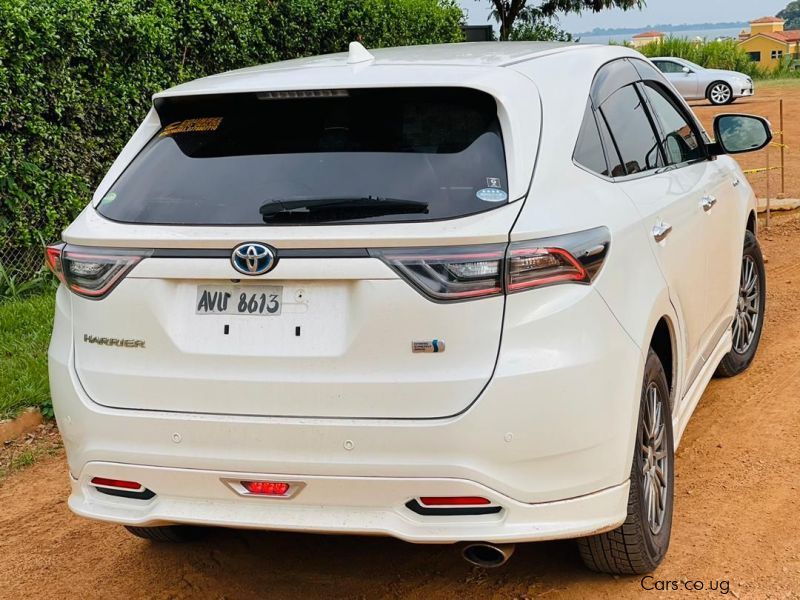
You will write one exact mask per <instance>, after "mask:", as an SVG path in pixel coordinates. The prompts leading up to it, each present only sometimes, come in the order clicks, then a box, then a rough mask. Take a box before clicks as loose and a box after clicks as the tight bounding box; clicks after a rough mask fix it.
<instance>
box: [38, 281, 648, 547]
mask: <svg viewBox="0 0 800 600" xmlns="http://www.w3.org/2000/svg"><path fill="white" fill-rule="evenodd" d="M537 294H538V302H537V304H536V306H533V307H532V306H531V303H530V300H529V299H526V298H525V296H526V294H517V295H513V296H510V297H509V298H508V303H507V306H506V327H505V329H504V339H503V345H502V348H501V352H500V356H499V358H498V364H497V368H496V370H495V375H494V377H493V379H492V380H491V382H490V383H489V385H488V386H487V387H486V389H485V390H484V392H483V394H482V395H481V397H480V398H479V399H478V400H477V401H476V402H475V404H473V405H472V406H471V407H470V408H469V409H468V410H467V411H465V412H464V413H462V414H459V415H456V416H453V417H449V418H444V419H428V420H418V419H415V420H366V419H365V420H356V419H308V418H303V419H297V418H269V417H248V416H236V415H209V414H203V415H199V414H186V413H169V412H160V411H143V410H128V409H116V408H109V407H104V406H101V405H99V404H96V403H95V402H93V401H92V400H91V399H90V398H89V397H88V396H87V395H86V393H85V392H84V391H83V389H82V387H81V384H80V381H79V380H78V378H77V376H76V374H75V370H74V367H73V351H72V347H73V339H72V324H71V323H70V321H69V296H68V294H67V293H66V292H64V290H63V289H62V290H60V291H59V295H58V302H57V308H56V319H55V326H54V332H53V339H52V341H51V346H50V385H51V392H52V395H53V403H54V407H55V412H56V417H57V419H58V424H59V429H60V431H61V434H62V437H63V438H64V443H65V447H66V450H67V458H68V462H69V468H70V472H71V474H72V475H73V477H74V483H73V490H72V495H71V497H70V500H69V505H70V507H71V508H72V510H73V511H75V512H76V513H78V514H80V515H83V516H86V517H91V518H96V519H102V520H108V521H114V522H118V523H125V524H132V525H155V524H164V523H197V524H206V525H219V526H231V527H250V528H262V529H285V530H298V531H320V532H337V533H345V532H347V533H373V534H387V535H392V536H395V537H398V538H402V539H406V540H409V541H415V542H457V541H465V540H488V541H497V542H499V541H534V540H544V539H555V538H563V537H574V536H581V535H588V534H591V533H596V532H598V531H601V530H605V529H610V528H613V527H615V526H617V525H619V524H620V523H621V522H622V521H623V520H624V518H625V513H626V502H627V490H628V484H627V480H628V477H629V472H630V460H631V456H632V455H633V437H634V431H635V426H636V417H637V415H638V398H639V391H640V387H641V383H640V382H641V377H642V369H643V364H644V361H643V355H642V352H641V350H640V349H639V347H638V346H637V345H636V344H634V343H633V341H632V340H631V339H630V338H629V337H628V336H627V334H625V333H624V331H623V329H622V327H621V326H620V325H619V324H618V322H617V321H616V320H615V319H614V317H613V315H611V313H610V311H609V310H608V308H607V306H606V305H605V303H604V302H603V301H602V299H601V298H600V297H599V295H598V294H597V293H596V292H595V291H594V290H593V289H592V288H587V287H582V286H562V287H561V288H560V289H557V288H548V289H543V290H541V291H539V292H537ZM531 340H536V342H535V343H534V344H532V343H531ZM97 476H101V477H102V476H105V477H110V478H116V479H127V480H132V481H138V482H140V483H142V484H143V485H145V487H147V488H148V489H152V491H153V492H155V493H156V497H154V498H152V499H151V500H147V501H143V500H132V499H127V498H117V497H110V496H105V495H102V494H100V493H99V492H97V491H96V490H95V489H94V488H92V486H90V485H89V483H88V482H89V480H90V479H91V478H92V477H97ZM236 477H241V478H242V479H247V478H258V479H265V478H266V479H270V478H273V477H274V478H287V477H288V478H292V479H299V480H301V481H303V482H305V483H306V486H305V487H304V488H303V490H302V491H301V493H299V494H297V496H296V497H294V498H292V499H291V500H280V499H267V498H243V497H240V496H238V495H236V494H235V493H234V492H233V491H232V490H231V489H230V488H229V487H228V486H226V485H225V484H224V483H222V482H221V479H222V478H236ZM424 495H447V496H452V495H478V496H484V497H487V498H490V499H491V500H493V501H494V502H496V503H497V504H499V505H500V506H502V507H503V508H502V511H501V512H500V513H497V514H494V515H481V516H470V517H465V516H457V517H454V516H449V517H443V516H438V515H437V516H436V517H431V516H426V517H422V516H420V515H417V514H416V513H413V512H411V511H410V510H409V509H407V508H406V507H405V503H406V502H407V501H409V500H410V499H412V498H415V497H418V496H424Z"/></svg>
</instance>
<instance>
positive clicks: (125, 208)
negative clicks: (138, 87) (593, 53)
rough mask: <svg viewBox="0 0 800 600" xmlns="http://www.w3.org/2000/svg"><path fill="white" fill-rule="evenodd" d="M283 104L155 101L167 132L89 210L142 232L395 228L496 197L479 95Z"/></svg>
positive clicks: (409, 94) (501, 173) (500, 171)
mask: <svg viewBox="0 0 800 600" xmlns="http://www.w3.org/2000/svg"><path fill="white" fill-rule="evenodd" d="M287 95H288V94H285V95H282V96H280V95H278V94H261V95H256V94H239V95H235V96H227V97H225V96H223V97H219V96H218V97H216V98H215V97H213V96H206V97H201V98H199V99H198V98H195V99H191V98H187V99H176V100H171V101H166V102H164V103H162V104H161V105H159V106H158V110H159V114H161V115H162V120H163V122H164V123H165V127H164V128H163V129H162V130H161V131H160V132H159V133H158V134H156V136H155V137H154V138H153V139H152V140H151V141H150V142H149V143H148V144H147V145H146V146H145V148H144V149H143V150H142V151H141V152H140V153H139V155H138V156H137V157H136V159H134V161H133V162H132V163H131V164H130V166H129V167H128V168H127V169H126V170H125V172H124V173H123V174H122V175H121V176H120V178H119V179H118V180H117V181H116V183H115V184H114V185H113V186H112V188H111V189H110V190H109V194H107V195H106V197H105V198H104V199H103V200H102V201H101V202H100V204H99V206H98V211H99V212H100V213H101V214H103V215H104V216H106V217H108V218H110V219H113V220H118V221H124V222H135V223H153V224H155V223H163V224H208V225H251V224H264V223H268V224H297V223H332V222H336V223H340V222H389V221H392V222H397V221H418V220H426V219H441V218H450V217H456V216H462V215H467V214H472V213H477V212H481V211H485V210H487V209H490V208H494V207H496V206H498V205H500V204H503V203H505V202H506V201H507V199H508V195H507V191H508V187H507V180H506V167H505V156H504V150H503V140H502V136H501V133H500V126H499V123H498V120H497V105H496V103H495V101H494V99H493V98H492V97H491V96H489V95H487V94H484V93H482V92H478V91H475V90H468V89H464V88H458V89H456V88H425V89H422V88H419V89H417V88H411V89H376V90H350V91H340V92H338V95H337V96H335V97H313V98H309V97H300V98H298V97H294V98H286V96H287ZM275 96H278V97H275ZM295 96H296V94H295ZM343 201H344V202H345V204H342V202H343ZM378 204H380V205H379V206H378ZM267 207H268V208H267ZM265 208H266V210H264V209H265Z"/></svg>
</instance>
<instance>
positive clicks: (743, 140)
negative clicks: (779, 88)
mask: <svg viewBox="0 0 800 600" xmlns="http://www.w3.org/2000/svg"><path fill="white" fill-rule="evenodd" d="M714 137H715V138H716V143H715V144H714V147H713V149H712V154H741V153H742V152H755V151H756V150H761V149H762V148H764V147H765V146H766V145H767V144H769V143H770V142H771V141H772V130H771V127H770V124H769V121H767V120H766V119H765V118H764V117H756V116H754V115H719V116H717V118H715V119H714Z"/></svg>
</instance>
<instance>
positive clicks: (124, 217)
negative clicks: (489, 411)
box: [64, 88, 521, 418]
mask: <svg viewBox="0 0 800 600" xmlns="http://www.w3.org/2000/svg"><path fill="white" fill-rule="evenodd" d="M157 108H158V111H159V116H160V120H161V123H163V124H164V125H163V127H162V128H161V129H160V130H159V131H158V132H157V133H156V134H155V135H154V137H153V138H152V139H151V140H150V141H149V142H148V143H147V144H146V145H145V146H144V148H143V149H142V150H141V151H140V152H139V153H138V155H137V156H136V158H135V159H134V160H133V161H132V162H131V164H130V165H129V166H128V167H127V168H126V169H125V170H124V172H123V173H122V175H121V176H120V177H119V178H118V179H117V181H116V182H115V183H114V184H113V185H112V186H111V188H110V189H109V190H108V192H107V193H106V194H105V195H104V197H103V199H102V200H101V201H100V203H99V204H98V205H97V207H96V210H95V209H94V208H89V209H87V211H85V212H84V214H83V215H82V217H81V219H83V223H82V224H80V225H78V226H77V227H78V228H79V227H81V226H82V227H84V228H95V229H96V230H102V231H104V232H105V234H104V235H106V237H107V240H108V241H107V242H106V243H104V244H102V245H101V244H93V245H92V247H87V246H86V244H85V243H79V244H75V243H74V242H73V243H71V244H70V245H68V246H67V250H66V251H65V253H64V258H65V261H64V264H65V269H72V270H73V271H74V273H73V274H72V275H71V277H72V283H73V284H74V285H73V291H75V290H77V292H78V294H79V295H76V296H74V297H73V324H74V336H75V368H76V371H77V374H78V377H79V379H80V381H81V383H82V385H83V386H84V388H85V390H86V392H87V393H88V395H89V396H90V397H91V398H92V399H93V400H94V401H96V402H98V403H100V404H103V405H106V406H111V407H118V408H129V409H145V410H162V411H179V412H191V413H220V414H231V415H261V416H284V417H340V418H431V417H442V416H447V415H452V414H455V413H458V412H459V411H461V410H463V409H465V408H466V407H468V406H469V404H471V403H472V402H473V401H474V400H475V398H476V397H477V396H478V395H479V394H480V392H481V390H482V389H483V387H484V386H485V385H486V383H487V382H488V381H489V379H490V377H491V374H492V371H493V369H494V365H495V360H496V356H497V352H498V345H499V342H500V334H501V330H502V318H503V307H504V297H503V296H502V294H498V293H497V287H496V286H497V285H498V282H497V281H496V279H493V273H494V272H493V269H494V268H495V267H493V262H492V261H494V260H495V259H497V258H498V257H500V258H501V257H502V253H503V250H504V248H505V245H504V242H505V241H506V240H507V235H508V231H509V230H510V228H511V226H512V224H513V222H514V219H515V218H516V216H517V213H518V208H519V206H520V205H521V202H516V203H509V196H508V183H507V173H506V161H505V148H504V142H503V136H502V133H501V127H500V124H499V121H498V117H497V114H498V107H497V104H496V102H495V100H494V98H493V97H492V96H490V95H488V94H486V93H484V92H479V91H476V90H469V89H465V88H460V89H459V88H426V89H423V88H408V89H402V90H399V89H391V90H389V89H383V90H382V89H372V90H326V91H325V93H316V94H315V93H314V92H302V93H301V92H298V93H296V94H288V93H282V94H268V93H248V94H236V95H230V96H200V97H192V98H169V99H166V100H164V101H162V102H161V103H160V105H157ZM68 234H69V232H67V234H66V235H65V239H67V241H69V242H72V240H70V236H69V235H68ZM142 236H144V237H149V238H151V241H150V242H148V243H142V242H141V240H142ZM137 239H138V241H137ZM119 246H125V247H126V248H127V250H119ZM115 247H116V248H115ZM237 248H238V254H237V253H236V251H237ZM264 252H267V253H269V254H270V256H268V257H266V258H265V255H264V254H263V253H264ZM115 261H116V262H115ZM265 261H267V262H268V263H269V264H267V262H265ZM98 265H100V266H99V267H98ZM262 268H263V270H264V271H265V272H263V273H261V272H260V271H261V270H262ZM68 280H69V277H68ZM493 286H494V287H493ZM500 287H502V285H500ZM481 296H486V297H481ZM98 298H99V299H98Z"/></svg>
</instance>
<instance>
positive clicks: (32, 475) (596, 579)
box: [0, 212, 800, 599]
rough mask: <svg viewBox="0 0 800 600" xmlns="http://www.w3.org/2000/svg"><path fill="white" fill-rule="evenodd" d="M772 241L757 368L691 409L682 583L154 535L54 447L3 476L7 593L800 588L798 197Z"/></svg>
mask: <svg viewBox="0 0 800 600" xmlns="http://www.w3.org/2000/svg"><path fill="white" fill-rule="evenodd" d="M762 242H763V245H764V249H765V254H766V256H767V258H768V265H767V266H768V279H769V296H768V305H769V308H768V317H767V323H766V328H765V333H764V339H763V341H762V347H761V349H760V352H759V355H758V358H757V360H756V362H755V364H754V365H753V367H752V368H751V369H750V370H749V371H748V372H747V373H746V374H744V375H742V376H740V377H739V378H736V379H730V380H717V381H714V382H712V384H711V386H710V388H709V389H708V391H707V392H706V394H705V396H704V397H703V399H702V401H701V403H700V405H699V407H698V409H697V413H696V414H695V417H694V419H693V420H692V422H691V423H690V424H689V428H688V430H687V433H686V435H685V438H684V440H683V443H682V445H681V448H680V450H679V451H678V458H677V473H678V475H677V479H676V484H677V495H676V504H675V526H674V530H673V538H672V547H671V549H670V553H669V555H668V557H667V560H666V562H665V563H664V564H663V565H662V567H661V568H660V569H659V570H658V571H657V572H656V573H655V575H654V577H655V579H648V580H645V582H644V585H645V586H647V587H656V586H657V585H658V584H657V581H663V580H667V581H676V582H677V583H676V585H677V586H678V588H679V591H666V592H664V591H658V590H657V589H656V590H651V591H645V590H644V589H643V587H642V581H641V580H640V578H639V577H631V578H625V577H622V578H613V577H609V576H605V575H596V574H592V573H589V572H587V571H585V570H584V569H583V567H582V566H581V564H580V562H579V559H578V557H577V555H576V552H575V549H574V546H573V544H572V543H570V542H557V543H542V544H528V545H524V546H519V547H518V549H517V553H516V555H515V556H514V557H513V558H512V560H511V562H509V563H508V565H506V566H505V567H504V568H501V569H497V570H494V571H482V570H480V569H476V568H472V567H470V566H469V565H467V564H466V563H465V562H464V561H462V560H461V559H460V558H459V557H458V555H457V553H456V549H455V548H453V547H447V546H439V547H437V546H414V545H409V544H405V543H403V542H399V541H394V540H390V539H382V538H348V537H335V536H314V535H296V534H286V533H267V532H265V533H261V532H238V531H225V530H216V531H211V532H210V533H209V536H208V538H207V539H206V540H205V541H202V542H196V543H192V544H189V545H184V546H170V545H166V546H165V545H151V544H149V543H148V542H145V541H142V540H139V539H136V538H133V537H131V536H129V535H128V534H127V533H126V532H125V531H124V530H123V529H122V528H121V527H118V526H115V525H108V524H105V523H97V522H92V521H86V520H83V519H79V518H78V517H76V516H74V515H72V514H71V513H70V512H69V510H68V509H67V507H66V504H65V500H66V497H67V493H68V486H67V481H66V464H65V461H64V458H63V455H61V454H59V455H57V456H55V457H51V458H47V459H44V460H42V461H41V462H39V463H37V464H36V465H34V466H32V467H29V468H27V469H25V470H23V471H20V472H18V473H16V474H14V475H11V476H10V477H9V478H8V479H7V480H5V481H4V482H3V483H0V597H1V598H34V597H35V598H95V597H97V598H112V597H115V598H316V597H324V598H370V599H371V598H417V599H428V598H519V599H522V598H534V597H545V598H549V599H552V598H635V597H636V598H638V597H641V598H654V599H655V598H681V597H688V598H708V597H718V596H720V595H724V596H725V597H728V598H730V597H740V598H800V518H799V517H798V513H800V501H799V500H798V497H799V494H800V478H799V477H798V472H800V410H798V399H799V398H800V394H799V393H798V387H800V311H798V310H797V306H798V296H800V212H795V213H788V214H780V215H777V216H776V217H775V222H774V224H773V227H772V230H771V231H770V232H769V233H766V232H762ZM684 582H686V583H684ZM687 584H688V585H689V587H690V588H694V587H695V586H699V585H703V587H704V588H705V589H703V590H702V591H692V592H687V591H686V590H685V587H686V585H687ZM711 585H714V586H715V587H716V588H717V589H716V590H714V591H710V590H709V589H708V588H709V587H710V586H711ZM728 585H729V587H727V586H728ZM725 589H730V593H729V594H722V591H724V590H725Z"/></svg>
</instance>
